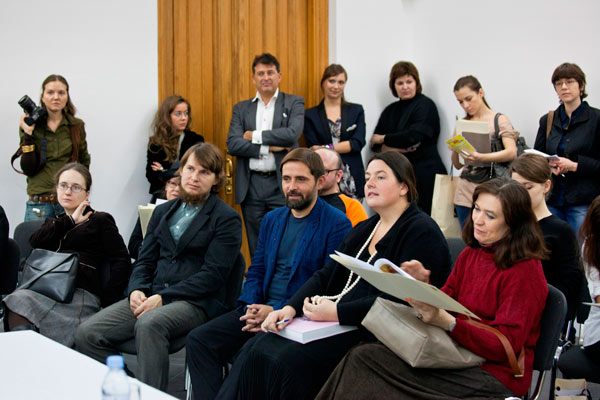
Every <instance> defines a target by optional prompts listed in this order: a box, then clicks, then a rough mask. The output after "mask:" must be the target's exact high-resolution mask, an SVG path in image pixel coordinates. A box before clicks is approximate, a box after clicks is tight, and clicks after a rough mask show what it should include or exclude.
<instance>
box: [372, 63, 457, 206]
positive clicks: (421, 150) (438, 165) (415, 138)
mask: <svg viewBox="0 0 600 400" xmlns="http://www.w3.org/2000/svg"><path fill="white" fill-rule="evenodd" d="M390 89H391V91H392V94H393V95H394V97H398V98H399V99H400V100H399V101H397V102H395V103H392V104H390V105H389V106H387V107H386V108H385V110H383V112H382V113H381V116H380V117H379V122H378V123H377V126H376V127H375V131H374V133H373V136H372V137H371V147H372V148H373V150H374V151H379V150H381V151H386V150H397V151H399V152H401V153H403V154H404V155H405V156H406V157H407V158H408V160H409V161H410V162H411V164H412V166H413V168H414V171H415V178H416V179H417V191H418V192H419V203H418V204H419V207H420V208H421V210H423V211H424V212H425V213H427V214H430V213H431V198H432V196H433V185H434V183H435V174H446V168H445V167H444V164H443V163H442V160H441V158H440V154H439V153H438V149H437V142H438V137H439V136H440V117H439V115H438V111H437V107H436V106H435V103H434V102H433V101H432V100H431V99H430V98H429V97H427V96H425V95H424V94H422V93H421V92H422V87H421V81H420V80H419V71H417V68H416V67H415V66H414V65H413V64H412V63H410V62H408V61H400V62H398V63H396V64H395V65H394V66H393V67H392V71H391V72H390Z"/></svg>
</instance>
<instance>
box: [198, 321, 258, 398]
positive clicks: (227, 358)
mask: <svg viewBox="0 0 600 400" xmlns="http://www.w3.org/2000/svg"><path fill="white" fill-rule="evenodd" d="M244 314H245V313H244V312H243V311H242V310H241V309H240V310H233V311H230V312H228V313H226V314H223V315H221V316H219V317H217V318H215V319H213V320H211V321H209V322H207V323H205V324H203V325H200V326H199V327H197V328H196V329H194V330H192V331H191V332H190V334H189V335H188V337H187V347H186V351H187V361H188V367H189V369H190V376H191V380H192V387H193V393H194V398H195V399H196V400H200V399H202V400H205V399H214V398H219V399H234V398H236V396H237V387H238V380H239V376H240V369H241V367H242V365H243V364H244V362H243V361H244V359H245V355H246V353H247V351H248V349H249V348H251V347H252V344H253V343H254V341H255V340H256V338H258V337H260V336H262V335H264V333H262V332H261V333H258V334H256V333H250V332H243V331H242V328H243V327H244V325H246V324H245V323H244V322H242V321H240V317H241V316H243V315H244ZM236 353H237V354H236ZM234 356H235V360H234V361H233V367H232V369H231V371H230V372H229V375H228V376H227V379H226V380H225V381H223V366H224V365H225V364H227V363H228V362H231V361H232V359H233V358H234Z"/></svg>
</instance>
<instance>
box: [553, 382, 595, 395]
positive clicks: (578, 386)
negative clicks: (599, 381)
mask: <svg viewBox="0 0 600 400" xmlns="http://www.w3.org/2000/svg"><path fill="white" fill-rule="evenodd" d="M554 399H555V400H592V395H591V394H590V391H589V389H588V388H587V381H586V380H585V379H561V378H556V380H555V381H554Z"/></svg>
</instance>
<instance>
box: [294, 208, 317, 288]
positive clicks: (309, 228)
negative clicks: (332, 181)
mask: <svg viewBox="0 0 600 400" xmlns="http://www.w3.org/2000/svg"><path fill="white" fill-rule="evenodd" d="M321 201H323V200H317V203H316V204H315V206H314V208H313V209H312V210H311V212H310V214H309V215H308V221H306V226H305V227H304V231H303V232H302V237H301V238H300V242H299V243H298V245H297V246H296V249H295V250H294V262H293V263H292V269H291V271H290V277H289V279H288V284H289V282H291V280H292V277H293V276H294V274H295V273H296V270H297V269H298V267H299V265H300V261H301V260H302V258H303V257H304V254H305V253H307V252H308V251H309V250H308V244H309V243H311V241H312V238H313V236H314V235H315V234H316V232H317V228H318V227H319V217H320V215H321V204H319V203H320V202H321Z"/></svg>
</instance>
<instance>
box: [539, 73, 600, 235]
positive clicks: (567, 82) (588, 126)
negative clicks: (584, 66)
mask: <svg viewBox="0 0 600 400" xmlns="http://www.w3.org/2000/svg"><path fill="white" fill-rule="evenodd" d="M551 80H552V86H553V87H554V90H555V91H556V94H557V95H558V101H559V102H560V105H559V106H558V108H557V109H556V110H554V111H550V112H549V113H548V114H546V115H544V116H542V118H540V127H539V129H538V133H537V137H536V138H535V145H534V147H535V149H536V150H540V151H542V152H544V153H546V154H548V155H551V156H554V155H556V156H558V157H556V158H551V159H550V166H551V167H552V172H553V174H554V176H553V178H552V182H553V189H552V194H551V196H550V198H549V199H548V208H549V209H550V211H551V212H552V214H554V215H556V216H557V217H558V218H560V219H562V220H563V221H567V222H568V223H569V224H570V225H571V226H572V227H573V230H574V231H575V232H578V231H579V227H580V226H581V224H582V223H583V219H584V218H585V214H586V212H587V209H588V207H589V204H590V203H591V202H592V200H594V198H595V197H596V196H598V195H600V181H599V180H598V177H599V176H600V110H598V109H596V108H593V107H590V106H589V104H588V103H587V102H586V101H583V99H585V98H586V97H587V93H586V92H585V87H586V80H585V74H584V73H583V71H582V70H581V68H579V66H578V65H577V64H573V63H563V64H561V65H559V66H558V67H556V69H555V70H554V72H553V73H552V79H551ZM548 121H551V124H550V126H548V125H549V122H548Z"/></svg>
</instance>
